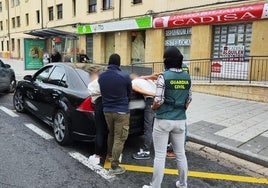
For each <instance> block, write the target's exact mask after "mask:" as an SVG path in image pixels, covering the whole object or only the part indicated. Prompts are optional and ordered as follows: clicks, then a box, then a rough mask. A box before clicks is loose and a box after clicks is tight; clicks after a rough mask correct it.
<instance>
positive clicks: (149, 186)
mask: <svg viewBox="0 0 268 188" xmlns="http://www.w3.org/2000/svg"><path fill="white" fill-rule="evenodd" d="M152 187H153V186H151V185H144V186H142V188H152Z"/></svg>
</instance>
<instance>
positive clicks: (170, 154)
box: [167, 152, 175, 159]
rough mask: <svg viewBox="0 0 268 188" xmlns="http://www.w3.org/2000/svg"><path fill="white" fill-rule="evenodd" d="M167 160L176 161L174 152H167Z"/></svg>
mask: <svg viewBox="0 0 268 188" xmlns="http://www.w3.org/2000/svg"><path fill="white" fill-rule="evenodd" d="M167 158H170V159H174V158H175V154H174V152H167Z"/></svg>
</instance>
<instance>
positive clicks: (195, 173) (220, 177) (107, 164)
mask: <svg viewBox="0 0 268 188" xmlns="http://www.w3.org/2000/svg"><path fill="white" fill-rule="evenodd" d="M110 166H111V163H110V162H107V161H106V162H105V165H104V168H110ZM120 166H123V167H125V168H126V170H128V171H134V172H147V173H153V167H148V166H136V165H126V164H120ZM165 174H169V175H178V170H176V169H167V168H166V169H165ZM188 176H190V177H196V178H206V179H217V180H226V181H235V182H244V183H260V184H268V179H267V178H256V177H250V176H238V175H230V174H219V173H211V172H198V171H189V173H188Z"/></svg>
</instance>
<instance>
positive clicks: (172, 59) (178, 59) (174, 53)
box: [164, 46, 183, 69]
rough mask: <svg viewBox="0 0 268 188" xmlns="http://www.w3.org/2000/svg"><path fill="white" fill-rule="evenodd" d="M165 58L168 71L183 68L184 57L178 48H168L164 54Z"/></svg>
mask: <svg viewBox="0 0 268 188" xmlns="http://www.w3.org/2000/svg"><path fill="white" fill-rule="evenodd" d="M164 58H165V60H164V65H165V68H166V69H169V68H179V69H180V68H181V66H182V60H183V55H182V54H181V52H180V50H179V49H178V48H177V47H175V46H171V47H168V48H167V49H166V50H165V52H164Z"/></svg>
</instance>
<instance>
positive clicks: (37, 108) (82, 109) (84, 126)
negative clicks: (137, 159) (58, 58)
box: [13, 63, 143, 145]
mask: <svg viewBox="0 0 268 188" xmlns="http://www.w3.org/2000/svg"><path fill="white" fill-rule="evenodd" d="M89 82H90V75H89V73H88V72H87V71H85V70H83V69H82V68H76V67H73V66H71V65H68V64H66V63H50V64H47V65H46V66H44V67H42V68H41V69H40V70H38V71H37V72H36V73H35V74H34V75H33V76H31V75H26V76H25V77H24V79H23V80H21V81H19V82H18V84H17V87H16V90H15V93H14V97H13V104H14V107H15V109H16V111H18V112H25V111H29V112H30V113H32V114H34V115H35V116H37V117H38V118H40V119H41V120H42V121H44V122H45V123H47V124H48V125H50V126H52V127H53V130H54V137H55V139H56V141H57V142H58V143H59V144H60V145H67V144H69V143H70V142H71V141H72V140H81V141H93V140H94V138H95V122H94V112H93V109H92V105H91V97H90V95H89V92H88V89H87V86H88V83H89ZM133 96H134V95H133ZM134 98H135V100H133V101H134V103H135V101H139V102H140V99H138V97H135V96H134ZM134 106H135V105H134ZM131 114H132V115H131V120H130V121H131V125H130V126H131V128H130V133H131V134H140V133H142V131H143V109H133V110H131Z"/></svg>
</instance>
